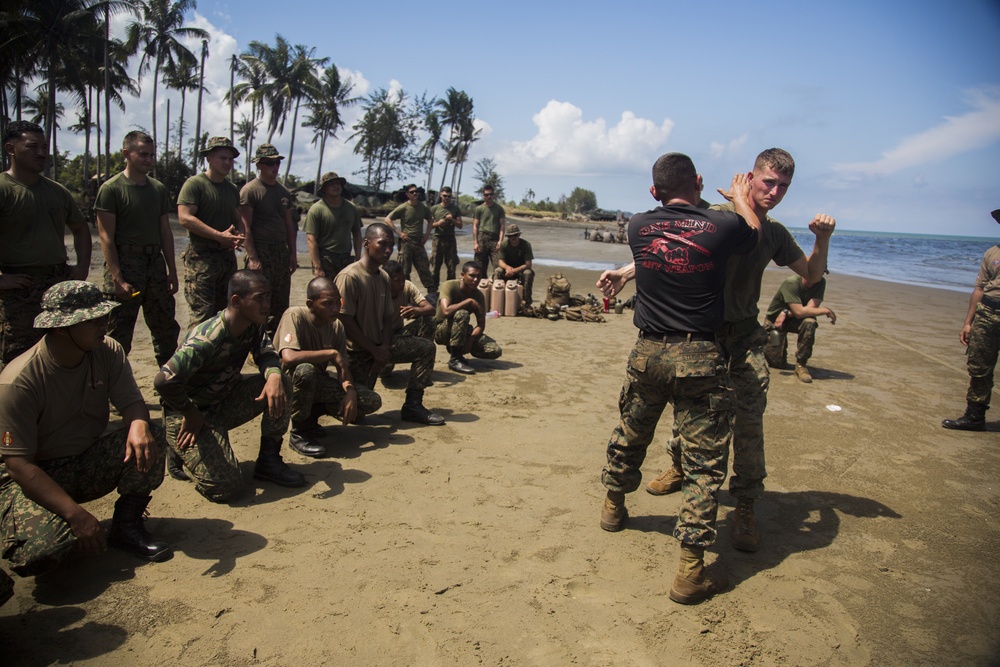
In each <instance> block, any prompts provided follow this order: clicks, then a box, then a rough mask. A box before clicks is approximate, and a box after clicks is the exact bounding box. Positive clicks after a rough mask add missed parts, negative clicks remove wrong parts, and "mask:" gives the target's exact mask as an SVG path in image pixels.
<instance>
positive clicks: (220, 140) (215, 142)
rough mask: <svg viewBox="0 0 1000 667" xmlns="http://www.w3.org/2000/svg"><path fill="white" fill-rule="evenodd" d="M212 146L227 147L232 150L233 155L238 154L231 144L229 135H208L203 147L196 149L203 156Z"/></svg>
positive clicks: (237, 155)
mask: <svg viewBox="0 0 1000 667" xmlns="http://www.w3.org/2000/svg"><path fill="white" fill-rule="evenodd" d="M213 148H228V149H229V150H231V151H232V152H233V157H239V156H240V152H239V151H238V150H236V147H235V146H233V142H231V141H230V140H229V137H210V138H209V140H208V141H207V142H206V143H205V147H204V148H202V149H201V150H200V151H198V154H199V155H201V156H202V157H205V156H206V155H208V154H209V153H211V152H212V149H213Z"/></svg>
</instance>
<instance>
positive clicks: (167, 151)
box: [153, 97, 170, 166]
mask: <svg viewBox="0 0 1000 667" xmlns="http://www.w3.org/2000/svg"><path fill="white" fill-rule="evenodd" d="M164 131H165V132H166V136H165V137H164V139H163V158H164V159H167V158H168V157H169V155H170V98H169V97H168V98H167V123H166V129H165V130H164ZM153 162H154V163H155V162H156V160H153ZM166 164H167V163H166V162H164V163H163V165H164V166H166Z"/></svg>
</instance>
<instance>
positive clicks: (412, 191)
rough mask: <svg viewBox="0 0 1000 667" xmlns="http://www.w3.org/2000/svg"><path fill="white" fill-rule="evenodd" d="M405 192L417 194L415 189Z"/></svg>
mask: <svg viewBox="0 0 1000 667" xmlns="http://www.w3.org/2000/svg"><path fill="white" fill-rule="evenodd" d="M406 194H408V195H415V194H417V191H416V190H407V191H406Z"/></svg>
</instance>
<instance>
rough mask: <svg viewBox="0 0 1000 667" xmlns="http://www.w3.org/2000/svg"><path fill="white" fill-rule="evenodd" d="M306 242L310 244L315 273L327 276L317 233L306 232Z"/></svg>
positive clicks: (315, 274)
mask: <svg viewBox="0 0 1000 667" xmlns="http://www.w3.org/2000/svg"><path fill="white" fill-rule="evenodd" d="M306 243H307V244H308V245H309V261H310V262H312V267H313V275H314V276H317V277H319V276H325V275H326V271H324V270H323V260H322V259H321V258H320V256H319V242H318V241H317V240H316V235H315V234H309V233H306Z"/></svg>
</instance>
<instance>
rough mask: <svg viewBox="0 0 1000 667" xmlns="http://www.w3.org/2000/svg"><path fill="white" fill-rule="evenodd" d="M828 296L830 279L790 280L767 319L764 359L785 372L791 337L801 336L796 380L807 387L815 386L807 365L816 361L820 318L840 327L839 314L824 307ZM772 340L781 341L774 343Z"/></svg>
mask: <svg viewBox="0 0 1000 667" xmlns="http://www.w3.org/2000/svg"><path fill="white" fill-rule="evenodd" d="M825 294H826V278H820V279H819V282H815V283H814V282H812V281H811V280H809V279H808V278H803V277H802V276H790V277H788V278H785V280H784V282H782V283H781V286H780V287H779V288H778V292H777V293H776V294H775V295H774V298H773V299H771V305H770V306H768V308H767V315H766V316H765V319H764V329H765V330H766V331H767V335H768V343H767V345H765V346H764V358H765V359H766V360H767V365H768V366H770V367H771V368H784V367H785V365H786V364H787V363H788V334H789V333H796V334H798V339H797V340H798V344H797V349H796V351H795V377H797V378H798V379H799V380H801V381H802V382H805V383H807V384H808V383H810V382H812V375H810V374H809V368H808V367H807V366H806V363H807V362H808V361H809V358H810V357H812V352H813V345H814V344H815V342H816V328H817V327H818V326H819V323H818V322H817V321H816V318H817V317H820V316H823V315H825V316H827V317H829V318H830V324H836V323H837V314H836V313H834V312H833V310H832V309H830V308H827V307H825V306H821V305H820V304H822V303H823V296H824V295H825ZM772 336H773V337H776V338H777V342H776V343H772V342H771V340H772Z"/></svg>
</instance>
